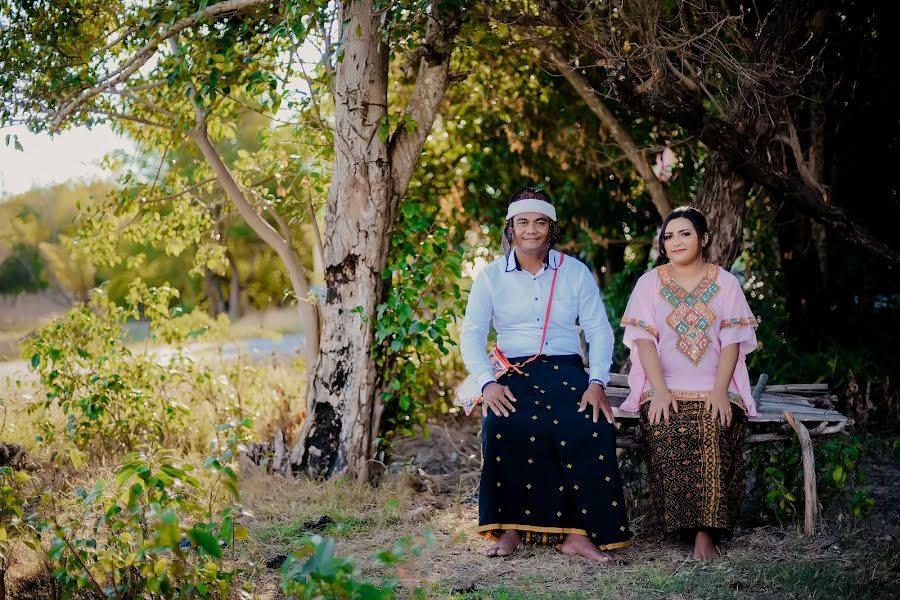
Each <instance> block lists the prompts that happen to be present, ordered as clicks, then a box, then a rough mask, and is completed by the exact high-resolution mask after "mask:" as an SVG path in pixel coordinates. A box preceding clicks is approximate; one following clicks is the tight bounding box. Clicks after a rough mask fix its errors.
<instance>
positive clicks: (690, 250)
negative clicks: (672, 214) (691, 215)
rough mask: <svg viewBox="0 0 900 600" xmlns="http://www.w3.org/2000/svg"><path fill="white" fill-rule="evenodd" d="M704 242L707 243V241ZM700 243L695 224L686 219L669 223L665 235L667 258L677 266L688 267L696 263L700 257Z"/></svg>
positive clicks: (682, 218) (673, 220)
mask: <svg viewBox="0 0 900 600" xmlns="http://www.w3.org/2000/svg"><path fill="white" fill-rule="evenodd" d="M704 237H706V236H704ZM702 241H703V242H704V243H705V242H706V240H705V239H704V240H702ZM700 242H701V240H700V238H698V237H697V230H696V229H694V224H693V223H691V222H690V220H689V219H686V218H684V217H678V218H677V219H672V220H671V221H669V223H668V224H667V225H666V230H665V232H664V233H663V246H664V247H665V251H666V256H667V257H668V258H669V260H670V261H672V262H673V263H675V264H676V265H688V264H691V263H693V262H695V261H696V260H697V259H698V258H699V257H700V253H701V245H700Z"/></svg>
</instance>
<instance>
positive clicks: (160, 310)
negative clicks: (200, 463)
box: [25, 279, 220, 466]
mask: <svg viewBox="0 0 900 600" xmlns="http://www.w3.org/2000/svg"><path fill="white" fill-rule="evenodd" d="M177 297H178V291H177V290H175V289H173V288H171V287H159V288H148V287H147V286H146V285H145V284H144V283H143V282H142V281H141V280H140V279H137V280H135V281H134V283H133V285H132V287H131V290H130V292H129V295H128V298H127V301H128V304H127V305H126V306H124V307H121V306H117V305H115V304H114V303H113V302H111V301H110V300H109V298H107V297H106V296H105V294H104V293H103V292H102V291H100V290H95V291H94V293H93V295H92V299H91V303H90V304H81V303H80V304H77V305H76V306H75V307H73V308H72V309H71V310H69V311H68V312H67V313H65V314H64V315H62V316H60V317H57V318H54V319H53V320H51V321H50V322H49V323H48V324H47V325H45V326H44V327H42V328H41V329H39V330H38V331H36V332H35V333H34V335H33V336H32V337H30V338H29V339H28V341H27V344H26V351H25V354H26V357H27V358H28V359H29V360H30V363H31V367H32V368H33V369H34V370H35V371H36V372H37V374H38V376H39V377H40V381H41V385H42V387H43V389H44V391H45V394H43V395H42V396H41V397H40V399H39V401H37V402H35V403H34V404H32V405H31V409H32V410H42V411H44V413H45V415H46V416H47V417H48V419H47V420H46V421H45V424H44V427H43V428H44V434H43V437H42V441H44V442H51V441H53V440H54V439H55V438H56V437H57V436H58V435H62V436H64V437H65V439H67V440H68V441H70V442H71V443H72V444H73V445H74V448H75V449H78V450H85V449H88V448H93V449H94V450H97V451H99V452H101V453H102V452H104V451H112V450H115V451H122V450H125V451H128V450H133V449H135V448H136V447H138V446H139V445H140V444H142V443H148V442H151V441H157V442H159V441H165V440H166V439H169V440H172V439H174V437H175V436H176V435H177V433H176V432H178V431H180V430H182V429H183V425H184V417H185V415H186V414H187V413H188V407H187V406H186V405H185V404H184V403H183V402H182V401H181V399H180V397H179V395H178V394H177V393H176V391H175V387H174V386H175V385H176V384H177V383H178V382H179V379H180V377H181V376H182V375H183V373H184V369H178V368H174V369H173V368H171V365H167V364H164V363H162V361H160V360H158V358H157V357H156V356H155V355H154V354H152V353H151V352H149V350H148V347H147V346H145V347H144V351H143V352H135V351H133V350H132V349H131V348H129V347H128V346H127V345H126V344H125V342H124V340H123V339H122V334H123V327H124V326H125V323H126V322H127V321H128V320H129V319H137V318H140V317H143V318H146V319H148V320H149V326H150V335H149V337H148V342H149V341H150V340H159V341H162V342H166V343H169V344H181V343H183V342H184V341H186V340H187V339H191V338H196V337H197V336H199V335H201V334H209V333H211V332H212V331H214V330H215V328H216V327H217V325H220V323H216V322H214V321H212V320H210V319H209V318H208V317H206V316H205V315H204V314H202V313H199V312H194V313H190V314H184V313H183V312H182V311H181V310H180V309H178V308H176V309H174V310H172V311H170V309H169V305H170V303H171V302H172V301H173V300H175V299H176V298H177ZM188 361H189V359H188V358H186V357H185V356H184V355H183V354H182V353H181V351H180V350H176V352H175V353H174V355H173V356H172V358H171V363H173V364H175V365H178V364H182V365H184V363H186V362H188ZM54 409H59V410H61V411H62V413H63V415H64V416H65V418H66V422H65V426H64V428H63V429H62V430H61V431H59V428H58V427H56V426H55V424H54V423H53V422H52V421H51V420H50V419H49V417H50V415H51V413H52V411H53V410H54ZM70 455H71V456H72V458H73V461H75V462H76V463H78V462H80V459H79V458H77V457H78V456H79V453H78V452H70ZM76 466H78V464H76Z"/></svg>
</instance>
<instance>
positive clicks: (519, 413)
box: [478, 355, 631, 550]
mask: <svg viewBox="0 0 900 600" xmlns="http://www.w3.org/2000/svg"><path fill="white" fill-rule="evenodd" d="M522 360H524V358H511V359H510V361H511V362H513V363H517V362H521V361H522ZM521 370H522V372H523V374H519V373H515V372H514V371H510V372H509V373H507V374H505V375H504V376H503V377H501V378H500V380H499V381H498V383H501V384H502V385H506V386H508V387H509V388H510V390H511V391H512V393H513V395H514V396H515V397H516V399H517V400H518V402H516V403H515V408H516V412H515V413H512V414H510V416H508V417H503V416H500V417H498V416H496V415H494V414H493V412H491V411H490V410H489V411H488V414H487V416H486V417H485V418H484V420H483V423H482V433H481V445H482V457H483V465H482V470H481V487H480V495H479V507H478V508H479V511H478V512H479V515H478V517H479V518H478V524H479V527H478V531H479V533H481V534H482V535H484V536H485V537H488V538H491V539H496V538H497V537H499V535H501V534H502V532H503V530H507V529H517V530H519V531H520V533H521V535H522V539H523V541H525V542H526V543H529V542H531V543H544V544H558V543H561V542H562V541H563V539H565V536H566V534H569V533H575V534H581V535H586V536H587V537H588V538H589V539H590V540H591V541H593V542H594V543H595V544H597V546H599V547H600V549H604V550H608V549H615V548H622V547H625V546H627V545H628V544H629V540H630V539H631V531H629V529H628V517H627V513H626V507H625V498H624V496H623V492H622V482H621V479H620V477H619V468H618V463H617V461H616V444H615V435H616V430H615V427H614V426H613V425H611V424H609V423H608V422H607V421H606V418H605V417H604V416H603V415H602V414H601V415H600V419H599V420H598V422H597V423H594V422H593V419H592V417H593V415H592V409H591V407H590V406H588V407H587V409H586V410H585V411H584V412H581V413H579V412H578V404H579V402H580V401H581V397H582V395H583V394H584V392H585V390H586V389H587V387H588V377H587V374H586V373H585V371H584V366H583V364H582V359H581V357H580V356H576V355H570V356H540V357H538V358H537V359H536V360H534V361H533V362H531V363H529V364H527V365H525V366H524V367H522V368H521Z"/></svg>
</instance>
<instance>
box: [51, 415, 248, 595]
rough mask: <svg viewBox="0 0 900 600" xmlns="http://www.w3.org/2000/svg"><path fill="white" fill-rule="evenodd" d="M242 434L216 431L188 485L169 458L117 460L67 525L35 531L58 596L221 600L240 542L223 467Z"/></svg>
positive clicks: (232, 488) (84, 492)
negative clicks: (230, 557)
mask: <svg viewBox="0 0 900 600" xmlns="http://www.w3.org/2000/svg"><path fill="white" fill-rule="evenodd" d="M249 425H250V423H249V421H244V422H238V423H230V424H226V425H222V426H220V427H218V428H217V430H218V431H217V434H218V435H217V439H216V441H215V442H214V443H213V453H212V455H211V456H209V457H208V458H207V459H206V460H205V461H203V465H202V470H201V472H200V473H198V474H197V475H196V476H195V475H193V474H192V473H193V472H194V471H195V467H194V466H193V465H191V464H188V463H184V462H182V461H180V460H178V459H177V458H176V456H175V454H174V453H173V452H172V451H170V450H162V449H158V450H146V451H141V452H133V453H130V454H128V455H126V456H125V457H124V458H123V459H122V461H121V463H120V465H119V468H118V470H117V472H116V478H115V480H114V481H111V482H106V481H103V480H98V481H96V483H95V484H94V485H93V487H91V488H90V489H85V488H80V489H79V490H78V491H77V492H76V497H77V501H78V502H77V505H78V511H77V512H76V514H75V515H72V516H70V517H68V518H66V519H64V520H62V521H61V520H58V519H57V518H56V517H54V518H53V520H52V521H51V522H48V523H44V524H43V525H42V530H43V533H44V534H45V535H46V537H47V538H48V540H49V550H48V553H47V557H48V563H49V565H50V567H51V570H52V574H53V576H54V577H55V578H56V580H57V581H58V582H59V584H60V586H61V588H62V589H63V591H64V594H65V595H66V596H67V597H68V596H69V595H71V594H73V593H75V592H76V591H78V590H81V589H84V588H92V589H93V590H94V591H96V592H97V593H99V594H100V595H101V597H105V598H121V597H125V596H127V597H141V596H143V595H149V596H152V597H154V598H173V599H182V598H185V599H186V598H207V597H213V598H221V599H226V598H228V597H229V596H230V594H231V590H232V589H233V586H234V585H235V583H236V577H237V575H238V571H237V570H236V569H231V568H229V565H228V564H227V563H226V561H225V558H226V553H228V552H232V553H234V552H236V551H237V549H238V543H239V542H241V541H242V540H244V539H246V537H247V530H246V528H244V527H243V526H242V525H240V524H238V523H236V521H235V517H236V514H237V512H236V511H237V510H238V509H239V505H238V504H237V502H238V501H239V494H238V487H237V475H236V473H235V471H234V469H233V466H232V465H233V463H234V459H235V455H236V451H237V444H238V443H239V441H240V440H241V438H242V436H243V434H244V432H245V430H246V428H247V427H248V426H249ZM220 438H221V439H220Z"/></svg>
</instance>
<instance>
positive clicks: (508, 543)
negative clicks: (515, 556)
mask: <svg viewBox="0 0 900 600" xmlns="http://www.w3.org/2000/svg"><path fill="white" fill-rule="evenodd" d="M522 548H523V545H522V538H521V537H520V536H519V532H518V531H516V530H515V529H509V530H507V531H504V532H503V535H501V536H500V539H499V540H497V543H496V544H494V545H493V546H491V547H490V549H489V550H488V551H487V555H488V556H509V555H510V554H512V553H513V552H515V551H516V550H521V549H522Z"/></svg>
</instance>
